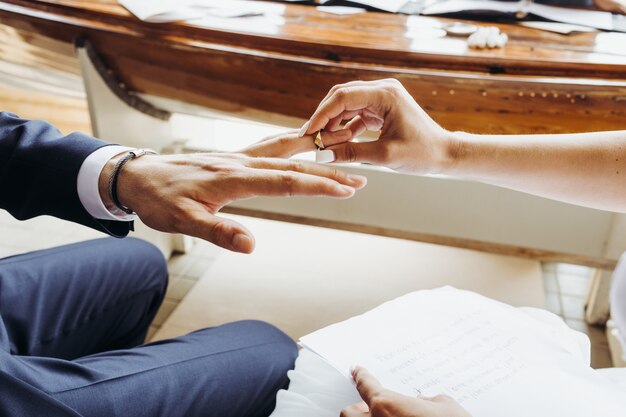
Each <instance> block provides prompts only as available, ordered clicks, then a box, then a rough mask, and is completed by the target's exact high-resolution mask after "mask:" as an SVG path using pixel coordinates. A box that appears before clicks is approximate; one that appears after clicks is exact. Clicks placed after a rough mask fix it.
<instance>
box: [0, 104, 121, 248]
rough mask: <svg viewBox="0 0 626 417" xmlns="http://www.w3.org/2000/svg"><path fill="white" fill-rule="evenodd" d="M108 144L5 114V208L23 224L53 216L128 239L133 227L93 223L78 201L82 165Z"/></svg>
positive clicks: (0, 176) (1, 141) (0, 140)
mask: <svg viewBox="0 0 626 417" xmlns="http://www.w3.org/2000/svg"><path fill="white" fill-rule="evenodd" d="M107 145H108V143H106V142H103V141H100V140H98V139H95V138H93V137H91V136H88V135H84V134H81V133H73V134H71V135H68V136H63V135H62V134H61V133H60V132H59V131H58V130H57V129H56V128H54V127H53V126H51V125H50V124H48V123H46V122H42V121H34V120H24V119H20V118H19V117H17V116H15V115H14V114H11V113H3V112H0V208H3V209H5V210H7V211H8V212H9V213H11V214H12V215H13V216H14V217H15V218H17V219H20V220H25V219H29V218H32V217H36V216H40V215H50V216H54V217H58V218H60V219H64V220H69V221H72V222H74V223H80V224H83V225H85V226H89V227H92V228H95V229H98V230H101V231H104V232H106V233H109V234H111V235H113V236H116V237H124V236H126V235H127V234H128V232H129V230H130V229H131V228H132V223H130V222H115V221H107V220H97V219H94V218H93V217H92V216H91V215H90V214H89V213H88V212H87V210H85V208H84V207H83V205H82V203H81V202H80V199H79V197H78V189H77V178H78V172H79V170H80V167H81V166H82V164H83V161H84V160H85V159H86V158H87V156H89V155H90V154H91V153H92V152H94V151H95V150H97V149H99V148H101V147H103V146H107Z"/></svg>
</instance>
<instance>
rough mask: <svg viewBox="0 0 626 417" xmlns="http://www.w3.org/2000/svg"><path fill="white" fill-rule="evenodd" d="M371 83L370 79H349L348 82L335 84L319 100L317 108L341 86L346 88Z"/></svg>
mask: <svg viewBox="0 0 626 417" xmlns="http://www.w3.org/2000/svg"><path fill="white" fill-rule="evenodd" d="M371 83H372V81H358V80H357V81H349V82H347V83H343V84H336V85H334V86H333V87H332V88H331V89H330V90H328V93H327V94H326V96H325V97H324V98H323V99H322V100H321V101H320V104H319V105H318V106H317V107H318V108H319V107H320V106H321V105H323V104H324V103H325V102H327V101H328V99H330V98H331V97H332V96H333V95H334V94H335V93H336V92H337V90H341V89H342V88H347V87H358V86H366V85H368V84H371Z"/></svg>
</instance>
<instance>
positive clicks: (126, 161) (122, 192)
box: [98, 149, 156, 213]
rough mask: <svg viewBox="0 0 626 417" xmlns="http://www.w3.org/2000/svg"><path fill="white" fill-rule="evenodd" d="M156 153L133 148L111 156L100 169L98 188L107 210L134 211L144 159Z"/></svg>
mask: <svg viewBox="0 0 626 417" xmlns="http://www.w3.org/2000/svg"><path fill="white" fill-rule="evenodd" d="M155 154H156V153H155V152H153V151H150V150H142V149H135V150H131V151H128V152H125V153H122V154H119V155H116V156H115V157H113V158H111V159H110V160H109V161H108V162H107V163H106V164H105V166H104V168H103V169H102V172H101V174H100V178H99V181H98V189H99V192H100V196H101V198H102V202H103V203H104V205H105V207H106V208H107V210H109V211H111V212H114V211H123V212H126V213H133V212H136V204H135V202H136V201H137V199H136V198H134V197H137V194H138V193H139V189H140V185H141V182H142V178H144V177H145V176H143V177H142V175H143V174H142V172H144V171H145V170H144V169H143V168H142V167H143V165H144V163H143V161H144V159H146V158H147V157H148V156H150V155H155Z"/></svg>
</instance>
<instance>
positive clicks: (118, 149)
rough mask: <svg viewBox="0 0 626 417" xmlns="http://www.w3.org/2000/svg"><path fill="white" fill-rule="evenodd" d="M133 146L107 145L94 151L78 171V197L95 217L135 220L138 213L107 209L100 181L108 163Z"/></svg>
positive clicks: (100, 218) (124, 220)
mask: <svg viewBox="0 0 626 417" xmlns="http://www.w3.org/2000/svg"><path fill="white" fill-rule="evenodd" d="M131 149H132V148H127V147H124V146H105V147H103V148H100V149H98V150H97V151H95V152H93V153H92V154H91V155H89V156H88V157H87V159H85V160H84V161H83V164H82V165H81V167H80V170H79V171H78V179H77V181H76V187H77V189H78V198H79V199H80V202H81V203H82V204H83V207H85V210H87V212H88V213H89V214H90V215H91V216H92V217H93V218H95V219H99V220H115V221H123V222H128V221H132V220H135V219H136V218H137V216H136V215H131V214H126V213H124V212H123V211H122V210H120V209H118V208H113V209H111V210H109V209H107V207H106V206H105V205H104V202H103V201H102V198H101V197H100V189H99V187H98V182H99V179H100V174H101V173H102V170H103V169H104V166H105V165H106V163H107V162H108V161H109V160H110V159H111V158H113V157H114V156H116V155H119V154H121V153H122V152H125V151H129V150H131Z"/></svg>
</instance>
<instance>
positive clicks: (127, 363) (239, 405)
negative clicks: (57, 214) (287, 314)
mask: <svg viewBox="0 0 626 417" xmlns="http://www.w3.org/2000/svg"><path fill="white" fill-rule="evenodd" d="M166 287H167V268H166V263H165V260H164V259H163V256H162V255H161V253H160V252H159V251H158V250H157V249H156V248H155V247H153V246H152V245H150V244H148V243H145V242H143V241H141V240H137V239H125V240H117V239H112V238H107V239H99V240H94V241H90V242H84V243H78V244H74V245H68V246H63V247H59V248H54V249H50V250H44V251H38V252H33V253H29V254H25V255H19V256H14V257H10V258H5V259H2V260H0V415H2V416H29V417H31V416H38V415H41V416H55V417H56V416H84V417H116V416H120V417H121V416H123V417H133V416H137V417H144V416H145V417H156V416H163V417H177V416H181V417H182V416H185V417H194V416H207V417H231V416H232V417H248V416H249V417H261V416H267V415H269V414H270V413H271V411H272V409H273V407H274V400H275V395H276V392H277V391H278V390H279V389H281V388H283V387H284V386H285V385H286V384H287V377H286V373H287V371H288V370H289V369H291V368H292V366H293V363H294V360H295V357H296V354H297V351H296V347H295V344H294V343H293V341H292V340H291V339H290V338H288V337H287V336H286V335H285V334H283V333H282V332H280V331H279V330H278V329H276V328H274V327H272V326H270V325H268V324H266V323H262V322H258V321H243V322H237V323H231V324H227V325H224V326H220V327H215V328H210V329H204V330H200V331H197V332H194V333H191V334H188V335H186V336H183V337H179V338H176V339H171V340H166V341H160V342H156V343H151V344H145V345H143V344H142V343H143V340H144V338H145V335H146V332H147V329H148V327H149V325H150V323H151V321H152V319H153V318H154V316H155V314H156V312H157V310H158V308H159V306H160V304H161V301H162V300H163V297H164V295H165V290H166Z"/></svg>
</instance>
